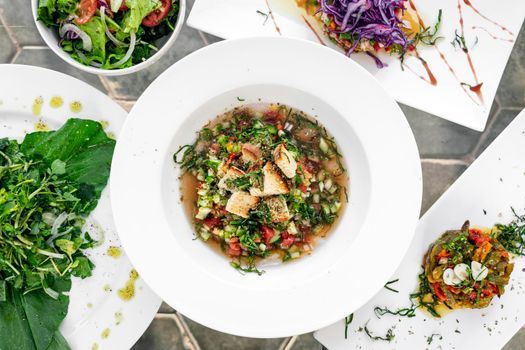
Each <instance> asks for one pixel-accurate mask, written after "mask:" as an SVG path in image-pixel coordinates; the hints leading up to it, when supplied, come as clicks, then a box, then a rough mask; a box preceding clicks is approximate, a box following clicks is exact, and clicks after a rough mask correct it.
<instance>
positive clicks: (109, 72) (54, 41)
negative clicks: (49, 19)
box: [31, 0, 186, 76]
mask: <svg viewBox="0 0 525 350" xmlns="http://www.w3.org/2000/svg"><path fill="white" fill-rule="evenodd" d="M39 1H40V0H31V10H32V12H33V18H34V20H35V24H36V27H37V29H38V32H39V33H40V35H41V36H42V39H44V41H45V43H46V44H47V46H49V48H50V49H51V50H52V51H53V52H54V53H56V54H57V55H58V57H60V58H61V59H63V60H64V61H65V62H67V63H69V64H70V65H72V66H73V67H75V68H78V69H80V70H83V71H84V72H88V73H92V74H97V75H105V76H118V75H126V74H130V73H135V72H138V71H141V70H143V69H145V68H148V67H149V66H151V65H152V64H154V63H155V62H157V61H158V60H159V59H160V58H161V57H162V56H163V55H164V54H165V53H166V52H168V50H169V49H170V47H172V46H173V44H174V43H175V40H177V37H178V36H179V33H180V31H181V29H182V26H183V24H184V17H185V14H186V0H179V14H178V16H177V23H176V24H175V28H174V30H173V32H172V33H171V34H170V35H169V37H168V38H167V39H164V38H161V39H159V40H166V41H165V42H164V44H163V45H162V47H160V48H159V51H157V52H155V53H154V54H153V55H152V56H151V57H149V58H148V59H147V60H145V61H144V62H141V63H139V64H136V65H133V66H131V67H128V68H123V69H101V68H97V67H92V66H86V65H84V64H82V63H80V62H78V61H76V60H75V59H74V58H72V57H71V55H70V54H69V53H67V52H65V51H64V50H62V48H61V47H60V45H59V41H60V37H59V35H58V28H49V27H47V26H46V25H44V24H43V23H42V22H40V21H39V20H38V15H37V8H38V2H39Z"/></svg>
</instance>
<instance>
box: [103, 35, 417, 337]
mask: <svg viewBox="0 0 525 350" xmlns="http://www.w3.org/2000/svg"><path fill="white" fill-rule="evenodd" d="M261 102H262V103H265V102H266V103H270V102H274V103H276V102H279V103H282V104H286V105H289V106H291V107H294V108H297V109H300V110H302V111H304V112H306V113H308V114H310V115H311V116H313V117H315V118H317V119H318V120H319V122H320V123H321V124H323V125H324V126H325V127H326V128H327V130H328V132H329V133H330V134H332V135H333V136H334V137H335V139H336V142H337V143H338V145H339V149H340V151H341V153H342V154H343V157H344V162H345V165H346V168H347V169H348V172H349V176H350V185H349V201H348V204H347V206H346V208H345V210H344V213H343V214H342V216H341V218H340V219H339V220H338V223H337V226H336V227H335V229H334V230H333V231H332V232H330V234H329V235H328V236H327V238H326V239H323V240H322V241H318V243H317V244H316V246H315V248H314V251H313V253H312V254H311V255H309V256H305V257H303V258H301V259H298V260H296V261H291V262H287V263H277V264H275V263H274V264H267V265H263V266H261V268H262V269H263V270H265V273H264V274H262V275H261V276H259V275H256V274H240V273H239V272H238V271H237V270H235V269H234V268H232V267H231V266H230V264H229V260H228V259H227V258H226V257H225V256H223V255H221V254H220V253H219V252H217V251H215V250H213V249H212V248H210V247H209V246H208V245H207V244H205V243H203V242H201V241H198V240H195V235H194V233H193V227H192V224H191V222H190V220H189V219H188V217H187V216H186V215H185V211H184V208H183V205H182V203H181V200H180V197H181V190H180V188H179V187H180V183H179V179H178V177H179V176H180V175H181V171H180V169H179V167H178V166H176V165H175V163H174V161H173V154H174V153H175V152H176V151H177V150H178V149H179V147H180V146H182V145H185V144H188V143H193V142H194V140H195V138H196V132H197V131H198V130H199V129H200V128H201V127H202V126H203V125H204V124H205V123H206V122H207V121H208V120H210V119H213V118H214V117H215V116H217V115H219V114H221V113H223V112H225V111H227V110H229V109H232V108H234V107H237V106H241V105H245V104H252V103H261ZM111 190H112V192H111V195H112V203H113V210H114V216H115V221H116V225H117V229H118V232H119V235H120V238H121V240H122V242H123V245H124V248H125V249H126V252H127V254H128V255H129V257H130V258H131V260H132V262H133V264H134V266H135V267H136V268H137V270H138V271H139V274H140V275H141V276H142V277H143V278H144V280H145V281H146V282H147V283H148V284H149V285H150V286H151V287H152V288H153V289H154V290H155V291H156V292H157V293H158V294H159V296H160V297H162V298H163V299H164V300H165V301H166V302H167V303H168V304H170V305H171V306H173V307H174V308H176V309H177V310H179V311H180V312H182V313H183V314H185V315H186V316H188V317H189V318H191V319H193V320H195V321H197V322H199V323H202V324H204V325H206V326H208V327H211V328H214V329H217V330H220V331H223V332H227V333H232V334H236V335H241V336H250V337H282V336H289V335H292V334H300V333H305V332H309V331H312V330H315V329H318V328H321V327H323V326H326V325H328V324H331V323H333V322H335V321H337V320H339V319H341V318H343V317H344V316H346V315H348V314H349V313H351V312H353V311H354V310H356V309H357V308H359V307H360V306H361V305H363V304H364V303H365V302H366V301H367V300H369V299H370V298H371V297H372V296H373V295H374V294H375V293H376V292H377V291H378V290H379V289H380V288H382V287H383V285H384V284H385V282H387V281H388V279H389V278H390V276H391V274H392V273H393V272H394V271H395V269H396V267H397V266H398V264H399V262H400V261H401V259H402V258H403V256H404V254H405V252H406V250H407V248H408V246H409V243H410V242H411V240H412V237H413V233H414V230H415V227H416V223H417V220H418V217H419V211H420V205H421V194H422V186H421V166H420V161H419V153H418V150H417V146H416V143H415V140H414V137H413V134H412V132H411V130H410V127H409V125H408V123H407V121H406V119H405V117H404V115H403V113H402V112H401V110H400V108H399V107H398V105H397V104H396V103H395V102H394V100H393V99H392V98H391V97H390V96H388V94H387V93H386V92H385V91H384V90H383V89H382V88H381V87H380V85H379V84H378V83H377V81H376V80H375V79H374V78H373V77H372V76H371V75H370V74H369V73H367V72H366V71H365V70H364V69H363V68H361V67H360V66H358V65H357V64H356V63H354V62H352V61H351V60H348V59H347V58H346V57H344V56H343V55H340V54H339V53H337V52H335V51H333V50H330V49H328V48H325V47H322V46H319V45H316V44H313V43H309V42H306V41H301V40H293V39H283V38H252V39H241V40H231V41H226V42H220V43H218V44H214V45H211V46H209V47H206V48H204V49H201V50H199V51H197V52H195V53H193V54H191V55H189V56H188V57H186V58H184V59H182V60H181V61H179V62H178V63H176V64H174V65H173V66H172V67H170V68H169V69H168V70H166V71H165V72H164V73H163V74H162V75H161V76H159V77H158V78H157V79H156V80H155V81H154V82H153V83H152V84H151V85H150V87H148V89H147V90H146V91H145V92H144V94H143V95H142V96H141V97H140V99H139V100H138V101H137V103H136V104H135V106H134V108H133V109H132V111H131V112H130V115H129V116H128V118H127V120H126V123H125V126H124V129H123V131H122V133H121V137H120V138H119V140H118V142H117V146H116V149H115V155H114V159H113V166H112V174H111Z"/></svg>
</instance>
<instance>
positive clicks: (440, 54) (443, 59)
mask: <svg viewBox="0 0 525 350" xmlns="http://www.w3.org/2000/svg"><path fill="white" fill-rule="evenodd" d="M434 47H435V49H436V51H437V52H438V53H439V57H440V58H441V60H442V61H443V62H444V63H445V65H446V66H447V67H448V70H449V71H450V73H452V75H453V76H454V79H456V81H457V82H458V84H459V86H461V89H462V90H463V91H464V92H465V94H466V95H467V96H468V97H469V98H470V99H471V100H472V102H474V103H475V104H477V105H478V106H479V105H480V104H479V103H478V102H477V101H476V100H475V99H474V98H473V97H472V96H471V95H470V94H469V93H468V91H467V88H466V87H465V85H463V84H461V80H459V78H458V75H457V74H456V71H455V70H454V68H452V66H451V65H450V63H448V60H447V58H446V57H445V55H444V54H443V52H441V50H440V49H439V48H438V47H437V45H436V46H434Z"/></svg>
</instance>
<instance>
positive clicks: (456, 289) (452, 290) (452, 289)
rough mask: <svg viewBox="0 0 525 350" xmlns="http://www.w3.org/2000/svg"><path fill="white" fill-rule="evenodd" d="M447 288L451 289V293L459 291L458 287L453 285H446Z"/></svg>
mask: <svg viewBox="0 0 525 350" xmlns="http://www.w3.org/2000/svg"><path fill="white" fill-rule="evenodd" d="M447 289H448V290H449V291H451V292H452V293H454V294H459V292H460V290H459V289H458V288H456V287H453V286H447Z"/></svg>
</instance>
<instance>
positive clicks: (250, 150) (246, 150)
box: [241, 143, 262, 163]
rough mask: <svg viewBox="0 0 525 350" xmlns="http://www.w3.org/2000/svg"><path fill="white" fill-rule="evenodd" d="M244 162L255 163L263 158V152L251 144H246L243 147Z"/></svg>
mask: <svg viewBox="0 0 525 350" xmlns="http://www.w3.org/2000/svg"><path fill="white" fill-rule="evenodd" d="M241 152H242V161H243V162H245V163H249V162H252V163H255V162H256V161H257V160H258V159H259V158H261V155H262V152H261V150H260V149H259V147H257V146H254V145H252V144H251V143H244V144H243V145H242V147H241Z"/></svg>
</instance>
